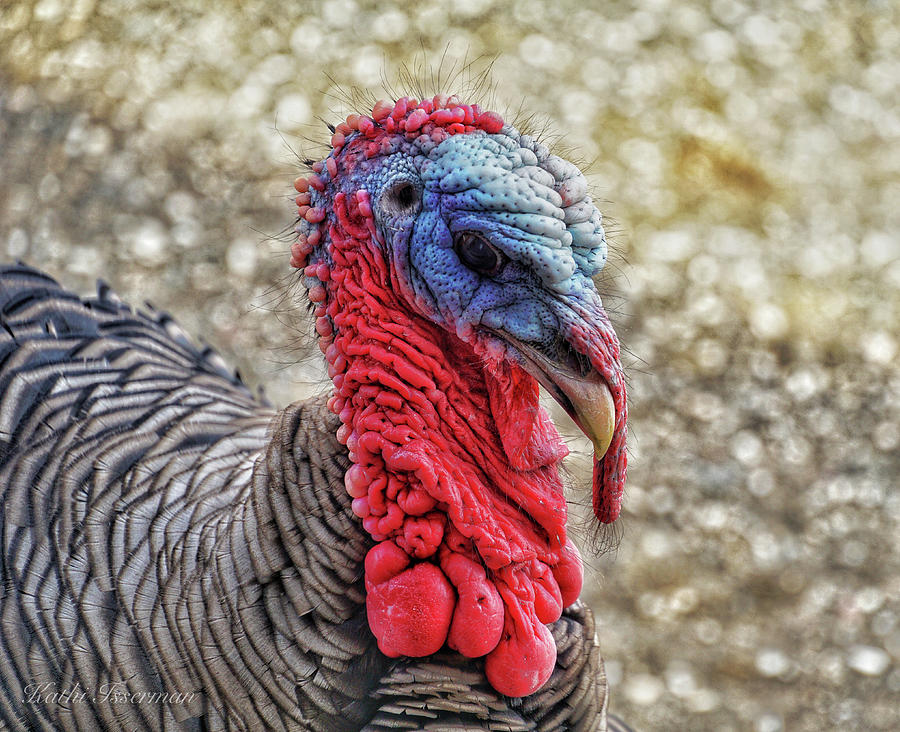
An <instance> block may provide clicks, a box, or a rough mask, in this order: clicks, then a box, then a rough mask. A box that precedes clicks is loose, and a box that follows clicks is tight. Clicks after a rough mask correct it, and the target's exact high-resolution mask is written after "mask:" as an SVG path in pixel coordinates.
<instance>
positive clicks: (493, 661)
mask: <svg viewBox="0 0 900 732" xmlns="http://www.w3.org/2000/svg"><path fill="white" fill-rule="evenodd" d="M331 142H332V147H333V149H332V152H331V154H330V155H329V156H328V158H327V159H326V160H325V161H323V162H321V163H316V165H315V166H313V170H314V174H313V175H311V176H309V177H308V178H299V179H298V180H297V181H296V183H295V186H296V188H297V191H298V193H299V195H298V196H297V204H298V206H299V211H300V217H301V224H300V225H299V226H298V234H299V237H298V240H297V242H296V243H295V244H294V245H293V247H292V250H291V251H292V259H291V264H292V265H293V266H294V267H297V268H299V269H302V270H303V272H304V274H305V275H306V283H307V286H308V288H309V298H310V300H311V301H312V302H313V303H315V305H316V308H315V315H316V330H317V332H318V334H319V336H320V341H319V342H320V347H321V348H322V350H323V352H324V353H325V356H326V360H327V362H328V373H329V376H330V377H331V378H332V380H333V382H334V395H333V397H332V398H331V400H330V401H329V406H330V408H331V409H332V410H333V411H334V412H335V413H336V414H338V415H339V416H340V419H341V423H342V426H341V428H340V430H339V432H338V439H340V440H341V442H343V443H344V444H346V445H347V448H348V450H349V454H350V460H351V462H352V467H351V468H350V469H349V470H348V471H347V473H346V477H345V484H346V489H347V492H348V493H349V494H350V496H352V498H353V511H354V513H355V514H356V515H357V516H359V517H360V519H361V520H362V522H363V525H364V527H365V529H366V530H367V531H368V532H369V533H370V534H371V536H372V537H373V538H374V539H375V541H376V542H378V543H377V544H376V545H375V546H374V547H373V548H372V550H371V551H370V552H369V554H368V556H367V557H366V562H365V571H366V590H367V593H368V595H367V611H368V619H369V625H370V627H371V629H372V632H373V633H374V634H375V636H376V638H377V639H378V644H379V648H380V649H381V650H382V652H384V653H385V654H387V655H389V656H401V655H409V656H425V655H429V654H432V653H434V652H436V651H438V650H439V649H440V648H441V647H443V646H444V645H448V646H449V647H451V648H453V649H455V650H457V651H459V652H460V653H461V654H463V655H465V656H469V657H480V656H486V673H487V676H488V679H489V681H490V683H491V684H492V685H493V686H494V687H495V688H496V689H497V690H498V691H500V692H501V693H504V694H507V695H509V696H523V695H526V694H530V693H532V692H533V691H535V690H536V689H538V688H539V687H540V686H541V685H542V684H543V683H544V682H545V681H546V680H547V679H548V678H549V676H550V674H551V672H552V670H553V667H554V664H555V660H556V647H555V645H554V643H553V639H552V637H551V635H550V632H549V630H548V629H547V627H546V626H547V624H548V623H552V622H553V621H555V620H557V619H558V618H559V617H560V614H561V612H562V609H563V608H564V607H565V606H567V605H569V604H571V603H572V602H574V601H575V600H576V599H577V597H578V595H579V593H580V591H581V584H582V564H581V558H580V556H579V555H578V551H577V549H576V548H575V547H574V545H573V544H572V543H571V541H570V540H569V539H568V538H567V536H566V503H565V500H564V497H563V492H562V485H561V481H560V478H559V474H558V466H559V463H560V461H561V460H562V458H563V457H564V456H565V455H566V454H567V450H566V448H565V446H564V445H563V443H562V441H561V440H560V438H559V435H558V433H557V432H556V430H555V428H554V427H553V424H552V423H551V421H550V419H549V418H548V417H547V415H546V414H545V412H544V411H543V409H542V408H541V407H540V405H539V403H538V385H537V382H536V381H535V379H534V378H533V377H531V376H530V375H528V374H527V373H525V372H524V371H523V370H522V369H521V368H520V367H519V366H518V365H516V363H515V362H514V361H512V360H510V359H508V358H507V357H506V356H507V354H506V353H505V352H504V350H503V348H502V347H501V346H498V345H497V341H496V340H495V339H488V338H485V337H484V336H483V335H479V332H478V331H477V330H476V329H475V327H474V326H473V324H472V323H470V322H467V321H466V320H465V317H462V315H461V313H462V310H460V312H459V313H456V312H452V308H451V307H450V306H444V305H441V303H443V302H455V300H454V299H453V295H452V293H453V292H455V291H456V289H458V288H459V287H461V286H462V285H461V283H460V282H454V281H453V274H452V271H451V270H449V269H448V270H447V271H448V272H449V274H448V275H447V277H446V278H445V280H441V279H440V278H438V279H436V280H435V281H434V282H433V283H431V284H430V285H429V287H427V288H426V287H423V286H421V283H420V282H419V280H417V279H416V277H415V276H414V273H415V271H416V268H417V267H418V266H419V265H420V262H418V261H417V257H419V256H421V255H420V254H418V253H417V252H418V250H415V251H414V249H413V248H412V247H411V246H410V244H409V242H411V241H412V242H418V241H424V240H425V239H423V238H422V237H426V238H427V241H428V242H438V243H439V242H441V241H445V242H447V241H451V239H452V237H451V234H450V232H449V230H447V229H446V225H445V223H444V220H443V219H442V218H441V211H442V206H444V207H450V208H452V209H453V210H454V211H455V213H454V215H455V216H457V217H460V216H462V217H463V219H460V220H462V221H463V222H464V224H465V225H467V226H471V227H476V226H477V225H478V222H477V221H476V220H475V219H474V218H473V219H472V220H471V221H469V222H468V223H466V220H465V216H466V215H468V214H467V213H466V212H469V211H471V212H473V216H474V214H475V212H482V214H483V215H482V219H483V220H489V221H490V222H491V225H493V226H497V227H506V229H511V227H521V228H523V229H525V230H527V231H528V232H529V233H530V234H534V236H535V237H542V238H541V239H540V241H541V242H543V241H544V240H545V239H547V238H548V237H553V236H555V237H557V239H559V240H560V241H561V242H562V245H567V246H568V251H569V255H568V258H565V257H562V256H560V255H559V252H554V251H553V249H552V247H548V250H547V252H546V253H544V252H540V251H536V253H535V254H534V256H535V257H536V259H535V261H534V263H533V265H532V266H533V267H535V268H536V271H538V274H539V276H540V277H541V278H542V281H543V282H544V284H545V285H547V286H548V287H550V288H551V289H553V290H554V291H555V292H557V293H559V294H560V296H562V297H569V298H573V297H575V296H576V295H579V296H580V297H582V299H583V300H584V302H581V301H580V300H579V303H580V304H579V305H578V308H575V310H577V312H578V313H580V317H581V320H579V321H578V322H577V323H576V322H572V323H568V322H567V323H566V327H567V328H569V330H570V331H571V333H570V334H569V336H570V340H571V341H572V342H573V343H574V344H575V347H576V348H578V349H579V350H580V352H582V353H584V354H585V355H586V356H587V357H588V358H589V359H590V361H591V364H592V365H593V367H594V368H596V369H597V370H598V371H599V372H600V373H601V374H602V375H603V377H604V379H605V380H606V382H607V383H608V384H609V386H610V389H611V392H612V394H613V398H614V400H615V405H616V431H615V433H614V437H613V443H612V446H611V447H610V449H609V451H608V452H607V454H606V455H605V456H600V460H599V462H598V463H597V464H596V466H595V476H594V478H595V485H594V505H595V512H596V513H597V515H598V518H599V519H600V520H601V521H611V520H613V519H615V517H616V515H618V511H619V503H620V500H621V489H622V484H623V482H624V477H625V476H624V473H625V455H624V439H625V392H624V385H623V383H622V377H621V367H620V366H619V363H618V344H617V341H616V340H615V335H614V334H613V333H612V329H611V328H610V327H609V325H608V320H607V319H606V316H605V313H603V310H602V306H601V305H600V301H599V297H597V296H596V292H595V291H593V289H592V286H588V285H584V284H582V283H581V280H582V279H589V277H587V278H585V277H581V279H579V278H578V277H576V273H575V268H576V265H577V267H578V269H579V271H581V270H584V271H589V272H593V271H596V270H597V269H599V267H600V266H602V264H603V261H604V260H605V252H606V249H605V239H604V238H603V235H602V228H601V227H600V217H599V213H598V212H597V211H596V209H595V208H594V207H593V205H592V204H591V203H590V199H589V198H588V197H587V193H586V186H583V185H582V182H583V177H581V174H580V173H579V172H578V171H577V169H576V168H575V167H574V166H572V165H571V164H570V163H567V162H566V161H563V160H561V159H559V158H556V157H554V156H551V155H549V153H548V152H547V151H546V149H545V148H543V146H540V145H539V144H538V143H536V142H533V141H531V140H530V138H526V137H525V136H521V135H519V133H518V132H516V131H515V130H514V129H513V128H512V127H509V126H507V125H505V124H504V122H503V120H502V119H501V117H500V116H499V115H497V114H495V113H493V112H483V111H481V110H480V109H479V107H478V106H477V105H466V104H461V103H459V101H458V100H457V99H456V98H455V97H445V96H437V97H434V98H433V99H426V100H423V101H421V102H419V101H417V100H413V99H409V98H404V99H400V100H399V101H397V102H396V103H394V104H391V103H386V102H379V103H377V104H376V105H375V107H374V109H373V110H372V113H371V115H370V116H359V115H351V116H349V117H348V118H347V120H346V122H344V123H341V124H340V125H338V127H337V129H336V131H335V133H334V136H333V137H332V140H331ZM400 152H402V153H404V155H403V156H398V155H396V153H400ZM401 157H402V160H404V161H409V160H412V161H413V165H414V166H416V167H415V175H413V174H410V175H408V176H407V177H406V178H405V179H404V177H403V176H404V171H403V170H402V164H401V163H400V162H397V163H396V164H395V162H394V161H395V160H399V159H400V158H401ZM398 166H400V167H398ZM409 170H410V171H412V170H413V169H412V168H410V169H409ZM386 171H387V172H390V174H391V175H392V176H394V177H393V178H392V180H393V179H396V178H399V179H400V180H401V183H402V181H403V180H408V183H407V185H411V186H416V185H424V190H422V191H420V192H419V195H420V196H421V197H422V199H423V201H424V203H423V212H422V213H421V215H418V216H409V215H408V212H404V210H403V205H404V201H405V200H406V199H405V198H404V196H403V195H402V193H403V192H402V189H401V188H395V189H394V190H395V191H398V190H399V191H400V193H399V194H396V193H395V194H392V195H394V196H395V198H394V199H388V198H386V196H387V194H386V193H384V192H383V191H382V190H381V188H380V187H379V185H380V184H382V183H383V182H384V180H385V176H386ZM510 171H518V172H517V173H515V175H514V174H513V173H511V172H510ZM510 176H513V177H512V178H510ZM529 177H530V178H531V179H533V181H534V183H533V184H532V183H530V182H529V181H528V180H526V179H527V178H529ZM421 181H424V183H422V182H421ZM511 183H512V186H511V193H510V194H507V193H506V192H505V191H504V190H501V188H502V187H503V188H505V189H506V190H510V184H511ZM534 190H539V191H545V192H544V193H543V194H542V195H543V198H541V197H540V196H535V195H534V192H533V191H534ZM376 191H377V192H378V193H379V195H380V196H381V198H380V199H378V200H379V201H380V202H381V205H382V207H383V208H384V209H385V210H389V213H390V216H388V214H385V213H381V214H380V216H376V213H375V212H374V211H373V209H375V208H376V206H375V202H373V200H372V197H371V196H372V195H375V193H374V192H376ZM417 191H418V189H417ZM507 195H508V197H510V199H509V200H508V201H507V202H506V203H504V202H503V200H502V199H503V197H504V196H507ZM517 195H519V196H521V197H524V198H523V200H524V201H525V203H526V204H527V206H526V207H525V209H524V210H525V211H530V210H531V209H534V211H535V212H536V213H535V215H534V216H533V217H532V219H530V220H529V219H527V214H526V213H518V212H517V211H520V210H521V209H517V208H516V206H515V205H514V204H515V203H516V200H515V197H516V196H517ZM529 206H530V207H531V208H528V207H529ZM392 207H393V208H392ZM460 211H462V213H460ZM391 216H392V217H393V218H391ZM517 217H518V218H517ZM527 243H528V242H527V241H526V242H524V244H527ZM562 245H559V244H557V245H554V246H557V247H559V246H562ZM449 252H452V247H450V246H445V247H443V249H441V248H438V249H436V250H435V251H434V252H432V253H431V254H429V256H430V257H431V259H429V260H428V265H429V267H431V269H432V270H434V271H437V272H441V271H442V270H441V269H440V268H442V267H443V268H445V269H447V267H448V264H447V261H445V259H446V257H449V256H450V254H449ZM523 252H524V253H522V254H521V256H522V257H523V258H524V257H525V256H526V255H530V254H529V253H530V252H531V250H528V251H527V252H526V251H525V250H524V249H523ZM517 256H518V255H517ZM442 258H443V259H442ZM572 262H574V263H575V264H572ZM573 282H574V283H575V284H571V283H573ZM463 284H464V283H463ZM473 287H474V285H473ZM566 288H569V290H566ZM573 288H574V289H573ZM578 288H581V289H580V290H579V289H578ZM581 290H584V293H582V292H581ZM435 291H438V294H435V295H434V299H429V298H430V296H431V294H434V292H435ZM441 293H444V294H443V295H442V294H441ZM447 293H450V294H447ZM442 297H443V299H441V298H442ZM435 302H437V303H438V304H437V305H436V304H435ZM459 307H460V308H462V304H459ZM579 308H580V309H579ZM479 318H480V320H481V322H484V321H483V317H482V316H479ZM596 323H599V325H598V326H597V327H596V328H594V326H593V324H596ZM479 324H480V323H479ZM498 326H499V327H502V326H503V324H502V323H500V324H498ZM495 327H497V326H495ZM569 336H567V337H569Z"/></svg>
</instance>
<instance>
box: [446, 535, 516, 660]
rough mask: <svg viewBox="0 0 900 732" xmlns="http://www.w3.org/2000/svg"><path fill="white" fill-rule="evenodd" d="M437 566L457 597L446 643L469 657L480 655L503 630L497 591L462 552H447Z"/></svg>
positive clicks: (482, 572) (481, 569)
mask: <svg viewBox="0 0 900 732" xmlns="http://www.w3.org/2000/svg"><path fill="white" fill-rule="evenodd" d="M441 568H442V569H443V570H444V572H445V573H446V575H447V577H448V578H449V580H450V582H451V583H452V584H453V586H454V587H455V588H456V592H457V595H458V596H459V602H458V603H457V605H456V610H455V612H454V613H453V622H451V624H450V634H449V635H448V636H447V645H449V646H450V647H451V648H453V649H454V650H456V651H459V652H460V653H461V654H462V655H464V656H468V657H469V658H477V657H479V656H483V655H485V654H486V653H488V652H489V651H491V650H493V649H494V647H495V646H496V645H497V643H498V642H499V640H500V634H501V633H502V632H503V613H504V610H503V601H502V600H501V599H500V593H499V592H497V588H496V587H494V585H493V584H492V583H491V582H489V581H488V579H487V576H486V575H485V571H484V568H483V567H482V566H481V565H480V564H478V563H476V562H474V561H472V560H471V559H469V558H468V557H464V556H463V555H462V554H456V553H454V552H447V553H446V554H445V556H443V557H442V559H441Z"/></svg>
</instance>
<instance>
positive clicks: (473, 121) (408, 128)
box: [0, 96, 626, 732]
mask: <svg viewBox="0 0 900 732" xmlns="http://www.w3.org/2000/svg"><path fill="white" fill-rule="evenodd" d="M312 168H313V172H312V174H311V175H309V176H308V177H306V178H299V179H298V180H297V182H296V184H295V186H296V188H297V190H298V192H299V196H298V198H297V203H298V205H299V213H300V216H299V219H298V225H297V232H298V238H297V240H296V242H295V243H294V245H293V247H292V264H293V266H295V267H297V268H299V269H300V270H301V271H302V275H303V277H304V283H305V285H306V287H307V290H308V296H309V301H310V303H311V307H312V308H313V309H314V315H315V319H316V320H315V325H316V330H317V331H318V334H319V338H320V340H319V344H320V347H321V349H322V351H323V353H324V354H325V358H326V360H327V362H328V371H329V376H330V377H331V379H332V380H333V383H334V390H333V393H332V395H331V396H330V397H328V398H327V399H325V398H322V399H312V400H310V401H306V402H302V403H297V404H293V405H291V406H289V407H287V408H286V409H284V410H283V411H280V412H276V411H275V410H273V409H272V408H271V407H270V406H269V405H267V404H265V403H264V402H263V401H261V400H259V399H256V398H254V396H253V394H251V392H250V391H249V390H248V389H247V388H246V387H245V386H244V385H243V384H242V383H241V382H240V380H239V379H238V378H237V377H236V376H234V375H233V374H232V373H230V372H229V370H228V369H227V368H226V367H225V365H224V364H223V362H222V360H221V358H219V357H218V356H217V355H216V354H214V353H213V352H212V351H210V350H209V349H199V348H197V347H196V346H195V345H193V343H192V342H191V341H190V340H189V339H188V338H187V337H186V336H185V335H184V334H183V333H182V331H181V330H180V329H179V328H178V326H177V325H176V324H175V323H174V321H173V320H172V319H171V318H170V317H168V316H167V315H165V314H160V313H157V312H151V313H149V314H148V313H142V312H136V311H134V310H132V309H131V308H130V307H128V306H127V305H125V304H123V303H122V302H121V301H120V300H119V299H118V298H117V297H116V296H115V295H114V294H113V293H112V292H111V291H110V290H109V288H108V287H106V286H105V285H103V284H101V285H100V286H99V289H98V293H97V296H96V297H95V298H92V299H86V300H81V299H79V298H78V297H76V296H75V295H73V294H71V293H69V292H67V291H65V290H63V289H62V288H60V287H59V286H58V285H57V284H56V283H55V282H54V281H53V280H52V279H50V278H49V277H48V276H46V275H44V274H42V273H40V272H38V271H36V270H34V269H31V268H29V267H26V266H24V265H16V266H10V267H7V268H6V269H5V270H3V272H2V275H0V314H2V324H3V329H2V331H0V387H2V403H0V439H2V443H0V486H2V490H3V509H2V510H3V516H2V526H0V532H2V533H0V536H2V545H3V554H2V556H3V562H2V587H3V590H2V591H3V602H2V609H0V678H2V682H3V683H2V694H0V719H2V720H3V722H4V723H5V725H6V727H8V728H11V729H29V730H37V729H42V730H58V729H65V730H74V729H123V730H126V729H127V730H160V729H165V730H169V729H172V730H175V729H178V730H218V729H222V730H224V729H228V730H263V729H271V730H298V729H299V730H318V731H333V730H360V729H362V730H371V731H373V732H374V731H376V730H387V729H427V730H457V729H458V730H462V729H466V730H472V729H478V730H603V729H605V728H606V711H605V707H606V683H605V677H604V674H603V667H602V661H601V659H600V655H599V649H598V646H597V642H596V638H595V635H594V626H593V620H592V617H591V613H590V612H589V611H588V610H587V608H585V607H584V606H583V605H582V604H581V603H580V602H578V600H577V598H578V595H579V593H580V590H581V581H582V579H581V578H582V569H581V559H580V557H579V555H578V552H577V550H576V549H575V547H574V545H573V544H572V542H571V541H570V540H569V539H568V538H567V536H566V503H565V499H564V497H563V492H562V485H561V481H560V478H559V475H558V466H559V463H560V461H561V460H562V458H563V457H564V456H565V454H566V452H567V450H566V448H565V447H564V445H563V444H562V442H561V440H560V438H559V436H558V434H557V433H556V431H555V429H554V427H553V425H552V423H551V422H550V421H549V418H548V417H547V415H546V413H545V412H544V411H543V410H542V409H541V408H540V406H539V404H538V382H540V383H542V384H543V385H544V386H545V387H546V388H547V389H548V390H549V391H550V393H551V394H553V396H554V397H555V398H556V399H558V400H559V401H560V403H561V404H562V405H563V406H564V407H565V408H566V409H567V410H568V411H569V413H570V414H572V416H573V417H574V418H575V420H576V421H577V422H578V423H579V424H580V426H581V427H582V428H583V429H584V430H585V431H586V433H587V434H588V435H589V436H590V437H591V438H592V439H593V441H594V445H595V448H596V459H595V469H594V485H593V494H594V495H593V505H594V511H595V513H596V515H597V517H598V519H599V520H600V521H601V522H611V521H613V520H614V519H615V518H616V516H617V515H618V512H619V505H620V501H621V495H622V488H623V485H624V480H625V452H624V442H625V430H626V428H625V421H626V407H625V391H624V384H623V377H622V372H621V367H620V365H619V349H618V342H617V340H616V336H615V334H614V332H613V330H612V328H611V326H610V325H609V321H608V319H607V316H606V314H605V312H604V311H603V308H602V305H601V302H600V298H599V296H598V295H597V292H596V290H595V287H594V284H593V282H592V279H591V278H592V276H594V275H595V274H596V273H597V271H599V269H600V268H601V267H602V266H603V264H604V261H605V259H606V241H605V237H604V233H603V229H602V226H601V217H600V213H599V212H598V211H597V209H596V208H595V207H594V205H593V204H592V203H591V199H590V197H589V196H588V194H587V187H586V183H585V179H584V177H583V176H582V174H581V173H580V172H579V171H578V169H577V168H576V167H575V166H574V165H572V164H571V163H569V162H566V161H565V160H563V159H561V158H559V157H556V156H554V155H552V154H550V153H549V152H548V150H547V148H545V147H544V146H543V145H542V144H540V143H539V142H537V141H536V140H535V139H533V138H531V137H529V136H528V135H524V134H520V133H519V132H517V131H516V130H515V129H514V128H513V127H512V126H511V125H508V124H506V123H504V121H503V120H502V119H501V118H500V117H499V116H498V115H497V114H495V113H492V112H484V111H481V110H480V109H479V107H478V106H477V105H466V104H462V103H460V102H459V100H458V99H456V98H455V97H449V98H448V97H446V96H438V97H434V98H433V99H426V100H423V101H421V102H419V101H417V100H413V99H409V98H403V99H400V100H399V101H397V102H396V103H391V104H388V103H383V102H379V103H378V104H376V105H375V107H374V109H373V110H372V112H371V114H369V115H363V116H358V115H351V116H350V117H348V118H347V120H346V122H344V123H342V124H340V125H339V126H338V127H337V129H336V131H335V133H334V136H333V137H332V150H331V152H330V154H329V155H328V157H327V158H326V160H324V161H323V162H321V163H316V164H315V165H313V166H312Z"/></svg>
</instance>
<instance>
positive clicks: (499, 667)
mask: <svg viewBox="0 0 900 732" xmlns="http://www.w3.org/2000/svg"><path fill="white" fill-rule="evenodd" d="M529 621H530V622H529ZM517 625H518V626H519V627H516V626H517ZM555 664H556V644H555V643H554V642H553V636H552V635H551V634H550V631H549V630H547V626H546V625H542V624H541V623H539V622H537V621H536V620H532V619H531V618H528V619H527V620H526V621H525V622H524V623H521V622H520V623H515V622H514V621H513V620H512V619H511V618H510V616H509V615H507V617H506V620H505V622H504V629H503V637H502V638H501V639H500V642H499V643H498V644H497V647H496V648H495V649H494V650H493V651H491V652H490V653H489V654H488V655H487V658H486V659H485V663H484V672H485V675H486V676H487V679H488V681H489V682H490V684H491V686H493V687H494V688H495V689H496V690H497V691H499V692H500V693H501V694H505V695H506V696H527V695H528V694H533V693H534V692H535V691H537V690H538V689H540V688H541V687H542V686H543V685H544V684H545V683H546V681H547V679H549V678H550V675H551V674H552V673H553V667H554V665H555Z"/></svg>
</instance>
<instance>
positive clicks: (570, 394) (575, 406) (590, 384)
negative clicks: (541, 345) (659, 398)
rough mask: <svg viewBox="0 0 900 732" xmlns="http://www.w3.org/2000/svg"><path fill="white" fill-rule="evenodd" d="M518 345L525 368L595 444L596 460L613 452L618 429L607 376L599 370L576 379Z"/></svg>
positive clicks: (520, 344)
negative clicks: (608, 452) (613, 443)
mask: <svg viewBox="0 0 900 732" xmlns="http://www.w3.org/2000/svg"><path fill="white" fill-rule="evenodd" d="M514 344H515V346H516V348H517V350H518V351H519V353H520V354H521V355H522V356H523V362H522V367H523V368H524V369H525V370H526V371H527V372H528V373H530V374H531V375H532V376H533V377H534V378H535V379H537V380H538V382H539V383H540V385H541V386H543V387H544V388H545V389H546V390H547V391H548V393H549V394H550V395H551V396H552V397H553V398H554V399H555V400H556V401H557V402H558V403H559V405H560V406H561V407H562V408H563V409H564V410H566V414H568V415H569V416H570V417H571V418H572V420H573V421H574V422H575V424H577V425H578V427H579V428H580V429H581V431H582V432H584V434H585V435H586V436H587V437H588V439H589V440H590V441H591V442H592V443H594V452H595V456H596V459H597V460H601V459H602V458H603V456H604V455H605V454H606V451H607V450H608V449H609V445H610V443H611V442H612V438H613V431H614V430H615V425H616V407H615V403H614V401H613V396H612V392H610V390H609V386H608V385H607V383H606V381H605V379H604V378H603V376H602V375H601V374H600V373H599V372H598V371H596V370H595V369H591V370H590V371H589V372H588V373H587V374H585V375H584V376H579V375H576V374H575V373H573V372H572V371H571V370H570V369H568V368H566V367H565V366H563V365H560V364H556V363H553V362H551V361H550V360H549V359H547V358H546V357H545V356H544V355H543V354H541V353H539V352H538V351H537V350H535V349H534V348H531V347H529V346H527V345H525V344H523V343H516V342H514Z"/></svg>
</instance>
